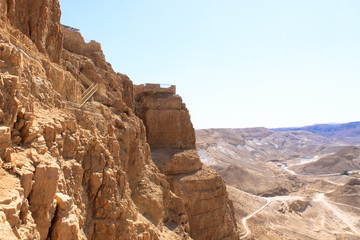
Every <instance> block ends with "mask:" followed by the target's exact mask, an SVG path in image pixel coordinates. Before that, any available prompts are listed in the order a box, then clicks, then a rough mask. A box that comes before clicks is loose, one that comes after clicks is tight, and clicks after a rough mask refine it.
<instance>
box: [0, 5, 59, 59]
mask: <svg viewBox="0 0 360 240" xmlns="http://www.w3.org/2000/svg"><path fill="white" fill-rule="evenodd" d="M60 16H61V11H60V5H59V2H58V1H57V0H43V1H39V0H20V1H19V0H0V18H1V20H2V21H4V22H8V23H10V24H11V25H12V26H13V27H15V28H16V29H18V30H20V31H21V32H22V33H23V34H25V35H26V36H28V37H29V38H30V39H31V40H32V41H33V42H34V43H35V45H36V47H37V48H38V50H39V51H40V52H42V53H46V54H48V56H49V57H50V59H51V60H52V61H55V62H57V63H58V62H59V61H60V57H61V49H62V33H61V31H60Z"/></svg>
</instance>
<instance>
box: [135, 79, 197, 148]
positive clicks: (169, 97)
mask: <svg viewBox="0 0 360 240" xmlns="http://www.w3.org/2000/svg"><path fill="white" fill-rule="evenodd" d="M134 92H135V96H134V98H135V106H136V107H135V110H136V114H137V115H138V116H139V117H140V118H141V119H142V120H143V121H144V124H145V126H146V133H147V138H148V141H149V144H150V146H151V147H153V148H156V147H162V148H165V147H169V148H179V149H186V148H192V149H195V132H194V128H193V126H192V124H191V121H190V115H189V111H188V110H187V109H186V107H185V106H184V104H183V103H182V100H181V98H180V97H179V96H176V95H175V87H174V86H172V87H169V88H161V86H160V85H158V84H153V85H152V84H147V85H145V86H144V85H139V86H135V89H134Z"/></svg>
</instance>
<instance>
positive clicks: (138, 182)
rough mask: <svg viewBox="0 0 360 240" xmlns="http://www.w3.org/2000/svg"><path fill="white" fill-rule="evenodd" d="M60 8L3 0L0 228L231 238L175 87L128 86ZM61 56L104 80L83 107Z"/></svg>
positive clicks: (8, 231) (29, 232)
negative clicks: (64, 23)
mask: <svg viewBox="0 0 360 240" xmlns="http://www.w3.org/2000/svg"><path fill="white" fill-rule="evenodd" d="M60 14H61V13H60V6H59V2H58V0H41V1H40V0H29V1H20V0H0V30H1V32H0V75H1V81H0V133H1V135H0V157H1V159H0V166H1V167H0V182H1V186H0V239H41V240H42V239H49V238H50V239H61V240H67V239H69V240H70V239H105V240H106V239H109V240H110V239H111V240H112V239H114V240H115V239H137V240H140V239H141V240H142V239H144V240H145V239H146V240H147V239H236V229H235V225H234V222H233V217H232V212H231V204H230V203H229V202H228V199H227V193H226V190H225V185H224V182H223V180H222V179H221V178H220V177H219V176H218V175H217V174H216V173H215V172H213V171H212V170H210V169H209V168H207V167H205V166H203V165H202V164H201V163H200V161H199V157H198V155H197V153H196V150H195V135H194V130H193V128H192V125H191V122H190V116H189V113H188V111H187V110H186V108H185V105H184V104H183V103H182V100H181V98H180V97H178V96H176V95H175V93H174V92H169V90H171V91H172V88H170V89H167V90H166V91H165V92H161V91H162V89H161V88H158V90H154V91H150V92H147V89H148V87H149V86H147V87H146V86H143V87H141V86H140V87H136V86H135V87H134V86H133V84H132V82H131V80H130V79H129V78H128V77H127V76H126V75H123V74H120V73H115V72H114V71H113V70H112V68H111V65H110V64H109V63H107V62H106V61H105V57H104V55H103V53H102V50H101V46H100V44H99V43H96V42H94V41H92V42H90V43H85V42H84V40H83V38H82V37H81V35H80V33H79V32H77V31H71V29H69V28H66V27H61V25H60ZM14 41H16V42H21V44H22V45H23V46H25V47H26V50H25V51H24V49H20V48H19V46H18V45H16V43H15V42H14ZM30 52H31V53H30ZM67 64H71V66H75V67H76V68H77V69H81V72H82V73H83V74H84V75H86V77H87V78H89V79H90V80H91V81H92V82H94V83H97V84H99V85H100V86H102V89H101V91H98V92H97V93H96V94H95V95H94V96H93V100H94V101H90V102H88V103H86V104H85V108H86V109H87V110H86V111H85V110H83V109H77V108H70V107H67V105H66V101H73V100H74V96H76V95H77V94H78V93H82V92H84V90H85V86H83V85H82V83H80V82H79V81H78V79H76V78H75V77H74V76H73V75H72V74H71V73H70V72H68V71H67V69H66V67H65V66H66V65H67ZM74 86H77V87H74ZM155 87H156V86H155ZM156 88H157V87H156ZM154 162H155V164H154Z"/></svg>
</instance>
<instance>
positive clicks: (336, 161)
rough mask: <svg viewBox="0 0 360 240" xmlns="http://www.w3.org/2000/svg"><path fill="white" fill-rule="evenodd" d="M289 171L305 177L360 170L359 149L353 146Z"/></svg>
mask: <svg viewBox="0 0 360 240" xmlns="http://www.w3.org/2000/svg"><path fill="white" fill-rule="evenodd" d="M291 169H292V170H293V171H295V172H297V173H299V174H305V175H316V174H334V173H335V174H336V173H343V172H345V171H353V170H360V148H359V147H354V146H350V147H345V148H343V149H341V150H339V151H338V152H336V153H334V154H331V155H329V156H325V157H323V158H320V159H319V160H317V161H315V162H311V163H308V164H304V165H301V166H294V167H292V168H291Z"/></svg>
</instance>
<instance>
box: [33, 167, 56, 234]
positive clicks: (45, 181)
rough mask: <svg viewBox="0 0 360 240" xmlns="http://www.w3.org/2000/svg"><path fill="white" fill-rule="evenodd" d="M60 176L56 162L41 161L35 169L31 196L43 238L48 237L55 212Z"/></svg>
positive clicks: (34, 213) (37, 223) (36, 221)
mask: <svg viewBox="0 0 360 240" xmlns="http://www.w3.org/2000/svg"><path fill="white" fill-rule="evenodd" d="M58 178H59V166H58V165H57V164H56V163H54V162H47V163H45V162H43V163H40V164H39V165H38V166H37V167H36V170H35V174H34V185H33V187H32V191H31V193H30V196H29V200H30V210H31V212H32V214H33V217H34V220H35V223H36V225H37V229H38V231H39V233H40V236H41V239H46V238H47V235H48V231H49V228H50V226H51V220H52V218H53V214H54V210H55V209H54V207H53V206H52V204H53V202H54V197H55V193H56V189H57V183H58Z"/></svg>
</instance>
